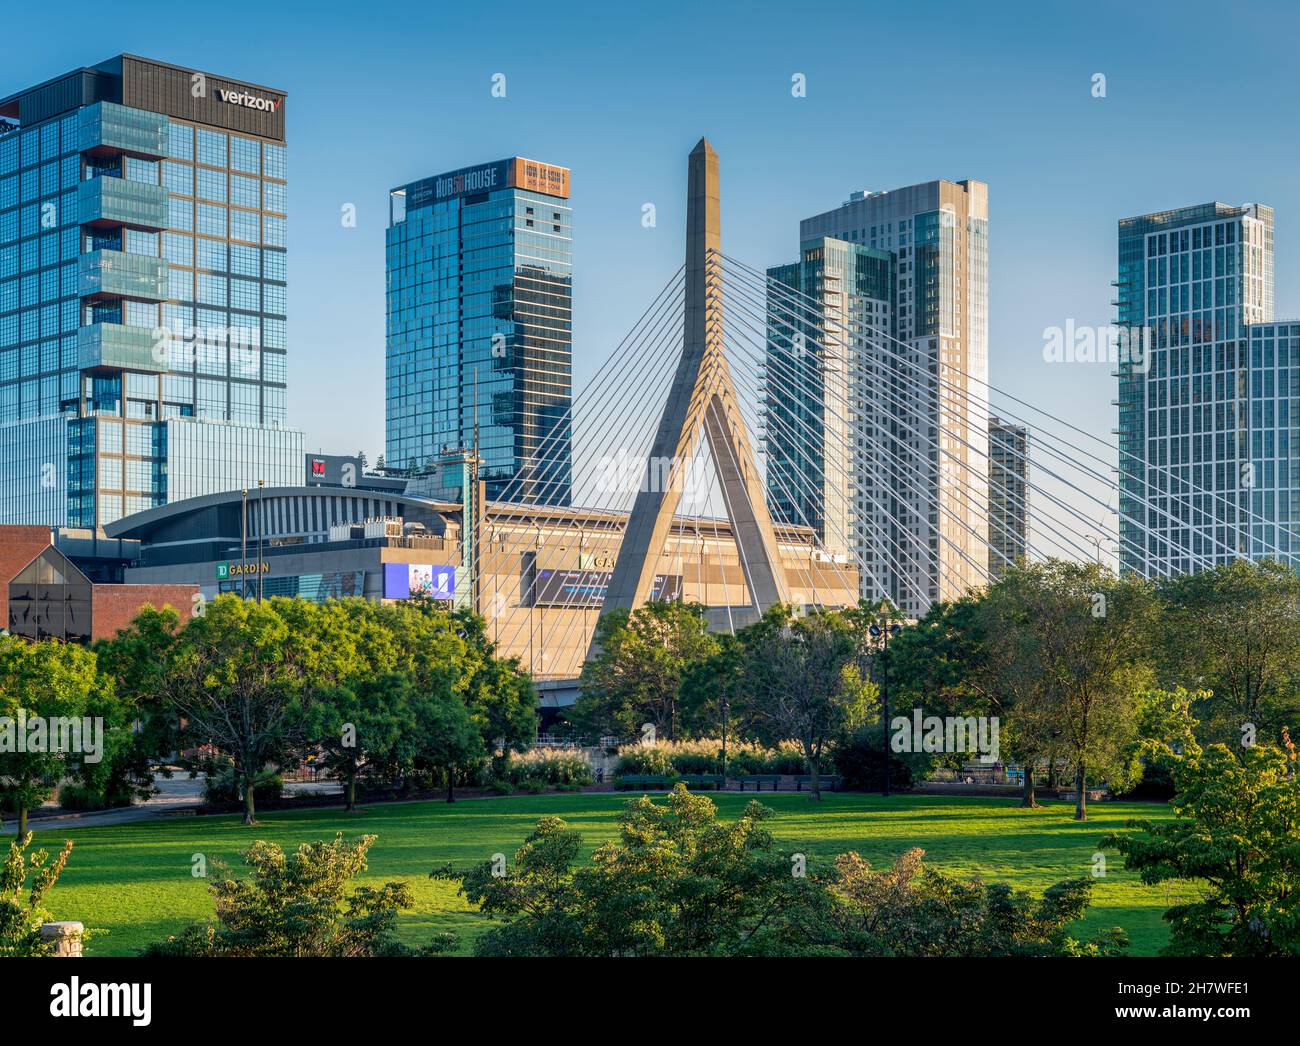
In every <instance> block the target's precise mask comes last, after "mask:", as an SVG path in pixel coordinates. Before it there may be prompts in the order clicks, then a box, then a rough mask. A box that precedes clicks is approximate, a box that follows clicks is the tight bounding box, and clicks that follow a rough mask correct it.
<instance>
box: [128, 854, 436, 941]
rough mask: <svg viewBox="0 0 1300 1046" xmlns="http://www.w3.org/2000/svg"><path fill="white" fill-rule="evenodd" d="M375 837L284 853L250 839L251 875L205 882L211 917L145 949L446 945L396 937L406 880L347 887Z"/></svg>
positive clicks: (407, 893) (408, 900)
mask: <svg viewBox="0 0 1300 1046" xmlns="http://www.w3.org/2000/svg"><path fill="white" fill-rule="evenodd" d="M376 838H377V836H373V835H366V836H362V837H361V838H360V839H358V840H356V841H355V842H351V843H345V842H344V841H343V835H342V833H339V834H338V835H337V836H335V838H334V841H333V842H332V843H326V842H315V843H303V844H302V845H301V846H299V847H298V849H297V850H296V851H295V852H294V853H292V854H288V855H286V854H285V852H284V851H283V850H282V849H281V848H280V847H279V846H278V845H277V844H275V843H267V842H262V841H260V840H259V841H258V842H255V843H253V845H252V846H250V847H249V848H248V849H247V850H246V851H245V852H244V863H245V864H247V865H248V866H249V867H250V868H252V870H253V872H252V875H251V876H250V877H248V878H246V879H236V878H234V877H232V876H230V875H221V874H219V875H218V877H217V878H216V879H215V881H214V882H213V883H212V884H211V885H210V886H209V890H210V892H211V893H212V898H213V901H214V902H215V905H216V922H215V923H211V922H209V923H195V924H193V925H191V926H190V927H189V928H187V929H186V930H184V931H183V932H182V933H181V934H179V935H177V936H172V937H168V938H167V940H165V941H161V942H158V943H156V944H152V945H150V946H149V947H148V948H147V949H146V950H145V954H146V955H150V956H153V957H169V956H239V957H248V956H273V957H299V956H320V957H328V958H350V957H358V956H395V955H410V954H422V953H431V952H435V951H442V950H445V948H446V947H447V946H448V944H449V943H450V942H449V941H448V940H447V939H446V938H435V940H434V941H433V942H432V943H431V944H430V945H429V946H427V947H426V948H423V949H419V950H418V951H413V950H412V949H409V948H407V947H405V946H404V945H402V944H400V943H399V942H398V940H397V938H396V932H395V931H396V923H397V914H398V911H399V910H400V909H402V908H409V907H411V906H412V904H413V903H414V899H413V897H412V895H411V889H410V887H409V886H407V885H406V884H405V883H399V882H391V883H385V884H384V885H383V886H382V887H380V888H379V889H375V888H373V887H369V886H356V887H354V888H353V889H352V891H351V892H350V893H349V892H347V891H348V886H349V885H350V884H351V883H352V880H354V879H355V878H356V877H357V876H358V875H360V874H361V873H362V872H364V871H365V870H366V854H367V853H368V852H369V850H370V847H371V846H373V845H374V843H375V840H376ZM224 871H225V868H224V867H223V866H218V872H219V873H221V872H224Z"/></svg>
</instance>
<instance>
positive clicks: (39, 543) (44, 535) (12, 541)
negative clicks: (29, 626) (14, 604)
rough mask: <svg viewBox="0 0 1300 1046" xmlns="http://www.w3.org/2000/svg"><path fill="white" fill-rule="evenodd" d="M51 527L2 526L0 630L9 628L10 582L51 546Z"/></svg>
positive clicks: (0, 550)
mask: <svg viewBox="0 0 1300 1046" xmlns="http://www.w3.org/2000/svg"><path fill="white" fill-rule="evenodd" d="M53 538H54V532H53V531H52V530H50V528H49V527H8V526H0V628H8V627H9V582H10V581H12V580H13V579H14V575H15V574H17V573H18V571H20V570H22V569H23V567H25V566H27V564H28V563H30V562H31V561H32V560H33V559H35V558H36V557H37V556H39V555H40V554H41V552H43V551H44V550H45V549H46V548H48V547H49V546H50V544H51V543H52V541H53Z"/></svg>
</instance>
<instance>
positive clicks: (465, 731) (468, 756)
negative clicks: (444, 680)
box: [405, 686, 486, 803]
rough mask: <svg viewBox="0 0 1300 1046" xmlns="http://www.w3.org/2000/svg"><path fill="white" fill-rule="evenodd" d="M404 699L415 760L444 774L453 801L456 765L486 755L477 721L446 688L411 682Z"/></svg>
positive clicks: (463, 766) (462, 765) (466, 764)
mask: <svg viewBox="0 0 1300 1046" xmlns="http://www.w3.org/2000/svg"><path fill="white" fill-rule="evenodd" d="M405 700H406V701H408V702H409V703H410V704H411V706H412V708H413V709H414V716H413V734H412V746H413V749H414V754H415V759H416V764H417V765H423V766H425V767H428V768H430V769H432V770H436V771H440V772H441V773H443V774H445V775H446V779H447V802H449V803H452V802H455V801H456V793H455V785H456V771H457V769H462V770H463V769H466V768H468V767H470V766H472V765H474V764H475V763H477V762H479V761H481V760H482V759H483V758H484V756H485V755H486V749H485V747H484V745H483V735H482V734H481V733H480V732H479V727H478V724H477V723H475V722H474V718H473V716H472V715H470V712H469V709H468V708H466V707H465V705H464V703H463V702H462V701H461V700H460V698H459V697H458V696H457V695H456V694H454V693H452V692H451V691H450V690H449V689H446V688H438V687H434V688H432V689H429V690H422V689H420V688H419V687H415V686H413V687H411V688H410V690H409V692H408V695H407V696H406V698H405Z"/></svg>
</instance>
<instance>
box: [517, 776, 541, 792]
mask: <svg viewBox="0 0 1300 1046" xmlns="http://www.w3.org/2000/svg"><path fill="white" fill-rule="evenodd" d="M519 790H520V791H521V792H527V793H528V794H529V795H541V794H542V793H543V792H545V791H546V782H545V781H543V780H542V779H541V778H540V777H525V778H524V779H523V780H522V781H520V782H519Z"/></svg>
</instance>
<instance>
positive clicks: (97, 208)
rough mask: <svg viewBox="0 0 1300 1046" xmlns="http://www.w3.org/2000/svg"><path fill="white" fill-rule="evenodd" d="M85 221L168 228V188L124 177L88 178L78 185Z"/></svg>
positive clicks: (85, 223)
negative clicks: (128, 179)
mask: <svg viewBox="0 0 1300 1046" xmlns="http://www.w3.org/2000/svg"><path fill="white" fill-rule="evenodd" d="M77 207H78V213H79V214H80V215H81V223H82V224H83V225H94V226H98V227H101V228H103V227H107V226H117V225H126V226H130V227H131V228H133V229H149V230H153V231H160V230H162V229H165V228H167V190H166V189H164V188H163V187H162V186H161V185H148V184H146V183H145V182H132V181H127V180H126V179H125V178H106V177H103V176H101V177H99V178H89V179H87V180H86V181H84V182H82V183H81V184H80V185H79V186H77Z"/></svg>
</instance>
